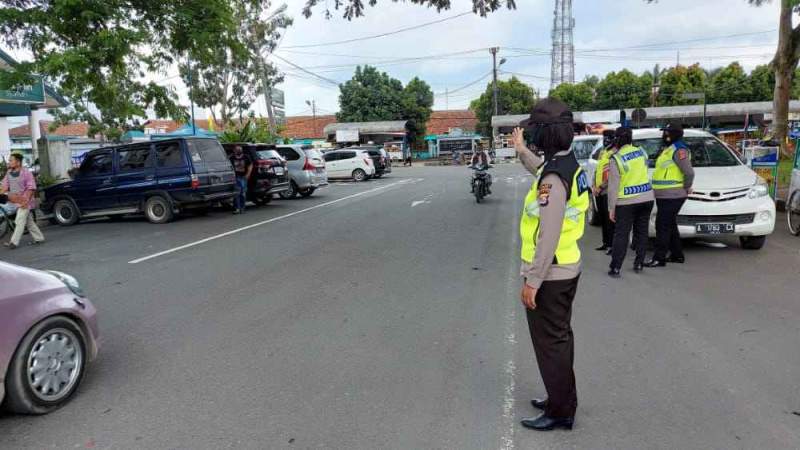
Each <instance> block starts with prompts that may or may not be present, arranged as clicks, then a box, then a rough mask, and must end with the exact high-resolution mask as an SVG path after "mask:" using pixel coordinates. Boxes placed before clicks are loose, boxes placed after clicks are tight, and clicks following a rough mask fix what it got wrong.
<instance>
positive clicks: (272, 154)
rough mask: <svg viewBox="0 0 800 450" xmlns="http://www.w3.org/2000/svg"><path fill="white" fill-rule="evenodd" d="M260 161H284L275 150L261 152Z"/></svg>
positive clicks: (259, 154)
mask: <svg viewBox="0 0 800 450" xmlns="http://www.w3.org/2000/svg"><path fill="white" fill-rule="evenodd" d="M257 153H258V159H283V158H282V157H281V155H280V153H278V152H276V151H275V150H259V151H258V152H257Z"/></svg>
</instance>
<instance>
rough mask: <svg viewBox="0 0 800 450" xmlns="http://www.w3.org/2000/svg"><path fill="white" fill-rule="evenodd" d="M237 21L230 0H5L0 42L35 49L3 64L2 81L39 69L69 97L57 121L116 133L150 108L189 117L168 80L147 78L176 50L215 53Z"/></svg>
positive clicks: (0, 9) (200, 57)
mask: <svg viewBox="0 0 800 450" xmlns="http://www.w3.org/2000/svg"><path fill="white" fill-rule="evenodd" d="M233 26H234V23H233V20H232V9H231V7H230V2H229V1H226V0H184V1H180V2H171V1H152V2H151V1H126V0H103V1H98V0H71V1H40V0H0V43H2V44H3V45H6V46H8V47H10V48H14V49H21V50H23V51H25V52H28V53H30V54H31V55H32V56H33V59H32V61H30V62H25V63H22V64H20V65H19V66H18V67H17V68H15V69H14V70H13V71H0V88H3V87H5V88H8V87H9V86H10V85H13V84H14V83H15V81H18V80H19V79H20V77H24V78H26V79H31V77H32V76H33V75H34V74H37V75H41V76H43V77H44V78H45V80H46V82H47V83H48V84H50V85H52V86H55V87H56V88H57V89H58V90H59V92H60V93H61V94H62V95H64V96H65V97H66V98H67V99H68V100H69V101H70V103H71V105H70V107H69V108H67V109H65V110H63V111H53V113H54V114H55V115H56V118H57V120H58V121H59V122H66V121H69V120H85V121H87V122H89V124H90V133H92V134H93V133H103V134H105V135H107V136H108V137H111V138H115V137H117V136H119V135H120V133H121V132H122V131H123V130H125V129H127V128H129V127H131V126H133V125H136V123H137V122H138V121H139V120H140V119H143V118H144V117H145V116H146V112H147V110H148V109H150V108H152V109H153V110H154V111H155V113H156V114H158V115H159V116H161V117H173V118H176V119H185V117H186V113H185V109H184V108H183V107H181V106H179V105H178V104H177V95H176V93H175V92H174V90H173V89H172V88H170V87H169V86H162V85H160V84H158V83H157V82H156V81H148V80H147V79H146V74H147V73H160V74H164V73H165V68H167V67H170V66H171V65H172V64H173V63H174V62H175V61H176V58H180V57H185V56H187V55H191V56H192V59H193V60H195V61H200V62H206V61H209V60H211V59H213V56H214V55H215V54H216V51H217V50H218V48H219V46H220V45H224V43H223V42H221V40H224V39H225V36H228V35H230V29H231V27H233Z"/></svg>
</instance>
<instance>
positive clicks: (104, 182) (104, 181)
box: [103, 178, 111, 184]
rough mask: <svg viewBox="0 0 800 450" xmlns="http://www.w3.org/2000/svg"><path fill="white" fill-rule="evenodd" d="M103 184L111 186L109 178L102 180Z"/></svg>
mask: <svg viewBox="0 0 800 450" xmlns="http://www.w3.org/2000/svg"><path fill="white" fill-rule="evenodd" d="M103 184H111V178H106V179H105V180H103Z"/></svg>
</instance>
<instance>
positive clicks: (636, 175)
mask: <svg viewBox="0 0 800 450" xmlns="http://www.w3.org/2000/svg"><path fill="white" fill-rule="evenodd" d="M614 135H615V139H616V142H617V146H618V147H619V150H618V151H617V153H615V154H614V155H613V156H612V158H611V163H609V170H608V211H609V216H610V217H611V221H612V222H614V244H613V247H612V250H611V267H610V270H609V272H608V274H609V275H610V276H611V277H612V278H619V277H620V276H621V275H620V269H621V268H622V262H623V261H624V260H625V253H627V248H628V238H629V237H630V235H631V229H633V242H634V243H635V244H636V259H635V260H634V262H633V270H634V271H635V272H637V273H638V272H641V271H642V268H643V267H644V258H645V252H646V245H647V228H648V225H649V222H650V212H651V211H652V210H653V201H654V199H655V198H654V196H653V186H652V185H651V184H650V177H649V176H648V175H647V153H646V152H645V151H644V150H643V149H641V148H639V147H635V146H634V145H633V130H631V129H630V128H628V127H619V128H617V129H616V131H615V133H614Z"/></svg>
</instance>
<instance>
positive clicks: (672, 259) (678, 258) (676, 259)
mask: <svg viewBox="0 0 800 450" xmlns="http://www.w3.org/2000/svg"><path fill="white" fill-rule="evenodd" d="M667 262H671V263H677V264H683V263H685V262H686V258H684V257H683V256H670V257H669V258H667Z"/></svg>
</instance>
